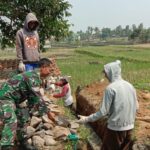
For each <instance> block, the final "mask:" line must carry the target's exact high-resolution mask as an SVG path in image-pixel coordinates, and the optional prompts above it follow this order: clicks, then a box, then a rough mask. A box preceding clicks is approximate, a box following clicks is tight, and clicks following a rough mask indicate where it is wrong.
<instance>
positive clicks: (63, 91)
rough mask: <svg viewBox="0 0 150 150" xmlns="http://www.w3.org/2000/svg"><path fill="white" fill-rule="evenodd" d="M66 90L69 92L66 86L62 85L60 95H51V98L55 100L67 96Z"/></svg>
mask: <svg viewBox="0 0 150 150" xmlns="http://www.w3.org/2000/svg"><path fill="white" fill-rule="evenodd" d="M68 90H69V88H68V86H67V85H64V86H63V88H62V91H61V93H58V94H53V97H55V98H61V97H64V96H65V95H66V94H67V92H68Z"/></svg>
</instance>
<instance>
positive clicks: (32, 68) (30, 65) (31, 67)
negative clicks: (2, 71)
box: [25, 64, 39, 71]
mask: <svg viewBox="0 0 150 150" xmlns="http://www.w3.org/2000/svg"><path fill="white" fill-rule="evenodd" d="M38 67H39V65H38V64H25V68H26V71H32V70H34V69H36V68H38Z"/></svg>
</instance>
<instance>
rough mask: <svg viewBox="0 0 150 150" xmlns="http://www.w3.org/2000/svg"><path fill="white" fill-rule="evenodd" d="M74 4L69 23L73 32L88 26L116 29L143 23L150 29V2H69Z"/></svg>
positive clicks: (71, 0) (70, 0) (75, 0)
mask: <svg viewBox="0 0 150 150" xmlns="http://www.w3.org/2000/svg"><path fill="white" fill-rule="evenodd" d="M68 1H69V3H70V4H72V8H71V9H70V12H71V14H72V16H71V17H69V23H72V24H74V27H71V30H73V31H79V30H83V31H85V30H86V29H87V27H88V26H92V27H99V28H100V29H101V28H103V27H109V28H112V29H113V28H115V27H116V26H118V25H121V26H122V27H125V25H130V26H132V24H136V25H139V24H140V23H143V25H144V27H146V28H147V27H150V0H68Z"/></svg>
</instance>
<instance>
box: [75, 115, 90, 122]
mask: <svg viewBox="0 0 150 150" xmlns="http://www.w3.org/2000/svg"><path fill="white" fill-rule="evenodd" d="M78 117H79V118H80V119H79V120H77V121H76V123H81V124H82V123H87V122H88V117H87V116H81V115H78Z"/></svg>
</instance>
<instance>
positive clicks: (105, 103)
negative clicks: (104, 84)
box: [77, 88, 114, 123]
mask: <svg viewBox="0 0 150 150" xmlns="http://www.w3.org/2000/svg"><path fill="white" fill-rule="evenodd" d="M113 97H114V91H113V90H112V89H109V88H107V89H106V90H105V93H104V96H103V100H102V104H101V107H100V109H99V111H97V112H96V113H93V114H91V115H89V116H79V117H80V119H79V120H78V121H77V122H78V123H87V122H94V121H96V120H98V119H100V118H101V117H103V116H106V115H108V114H109V113H110V108H111V105H112V101H113Z"/></svg>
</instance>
